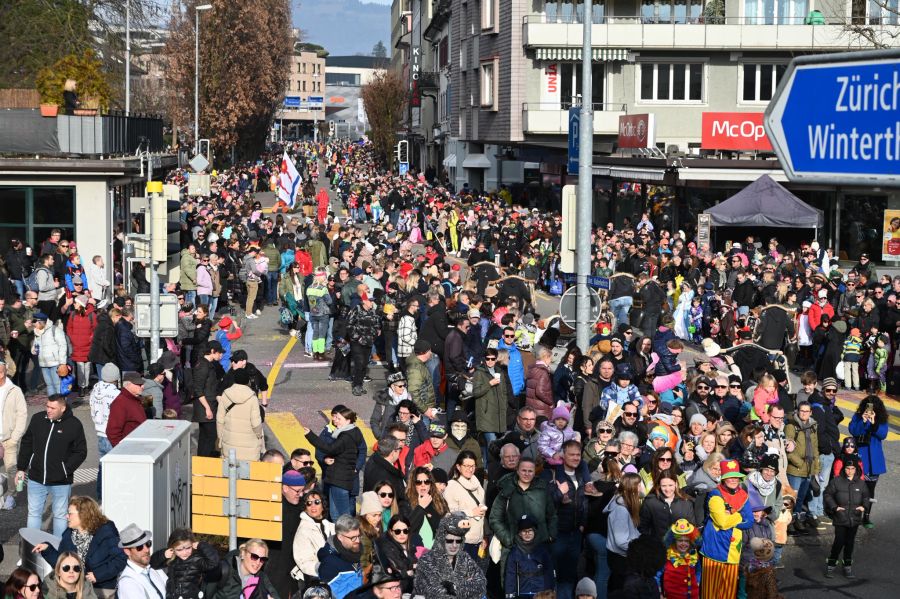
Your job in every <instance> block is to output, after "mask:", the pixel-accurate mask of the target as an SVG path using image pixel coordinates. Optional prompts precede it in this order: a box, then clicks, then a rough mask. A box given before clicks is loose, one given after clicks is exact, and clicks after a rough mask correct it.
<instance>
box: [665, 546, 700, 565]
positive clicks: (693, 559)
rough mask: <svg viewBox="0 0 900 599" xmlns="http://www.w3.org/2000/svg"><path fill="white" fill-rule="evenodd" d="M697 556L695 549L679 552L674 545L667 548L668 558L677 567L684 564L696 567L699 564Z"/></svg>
mask: <svg viewBox="0 0 900 599" xmlns="http://www.w3.org/2000/svg"><path fill="white" fill-rule="evenodd" d="M697 558H698V556H697V551H696V550H695V549H691V550H690V551H688V552H687V553H679V552H678V550H677V549H675V547H674V546H673V547H669V548H668V549H666V559H667V560H669V561H670V562H672V565H673V566H675V567H676V568H680V567H682V566H688V567H689V568H694V567H696V566H697Z"/></svg>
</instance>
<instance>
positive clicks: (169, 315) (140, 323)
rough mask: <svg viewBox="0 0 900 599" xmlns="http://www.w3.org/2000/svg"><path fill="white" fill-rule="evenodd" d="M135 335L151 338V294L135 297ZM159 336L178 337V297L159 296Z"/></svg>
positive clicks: (167, 294)
mask: <svg viewBox="0 0 900 599" xmlns="http://www.w3.org/2000/svg"><path fill="white" fill-rule="evenodd" d="M134 334H135V335H137V336H138V337H150V294H149V293H138V294H137V295H135V296H134ZM159 336H160V337H177V336H178V296H177V295H173V294H171V293H164V294H160V296H159Z"/></svg>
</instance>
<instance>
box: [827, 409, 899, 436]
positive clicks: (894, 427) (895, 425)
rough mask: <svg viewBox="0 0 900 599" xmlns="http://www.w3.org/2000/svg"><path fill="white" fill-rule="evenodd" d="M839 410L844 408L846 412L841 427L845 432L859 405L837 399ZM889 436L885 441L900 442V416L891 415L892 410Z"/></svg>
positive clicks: (889, 419)
mask: <svg viewBox="0 0 900 599" xmlns="http://www.w3.org/2000/svg"><path fill="white" fill-rule="evenodd" d="M835 403H836V404H837V406H838V407H839V408H843V409H844V410H846V413H845V414H844V416H845V418H844V424H843V425H842V426H841V429H843V430H844V431H846V430H847V426H846V425H848V424H850V419H851V418H852V417H853V414H854V413H856V409H857V407H859V403H858V402H857V403H854V402H852V401H849V400H846V399H837V400H836V401H835ZM887 405H888V404H887V403H885V407H887ZM888 429H889V432H888V435H887V438H886V439H885V441H900V433H898V432H897V431H900V416H895V415H893V414H892V413H891V411H890V409H888Z"/></svg>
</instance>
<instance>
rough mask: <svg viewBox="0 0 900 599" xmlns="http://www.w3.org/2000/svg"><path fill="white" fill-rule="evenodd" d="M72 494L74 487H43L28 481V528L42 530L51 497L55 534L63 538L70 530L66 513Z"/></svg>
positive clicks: (35, 482)
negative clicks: (46, 507) (66, 531)
mask: <svg viewBox="0 0 900 599" xmlns="http://www.w3.org/2000/svg"><path fill="white" fill-rule="evenodd" d="M71 494H72V485H42V484H41V483H39V482H37V481H33V480H30V479H29V481H28V528H33V529H35V530H41V524H42V522H43V516H44V506H45V505H46V504H47V496H48V495H49V496H50V501H51V502H52V503H51V510H52V513H53V534H54V535H56V536H58V537H59V536H62V533H63V532H64V531H65V530H66V528H68V526H69V524H68V520H67V519H66V513H67V512H68V511H69V496H70V495H71Z"/></svg>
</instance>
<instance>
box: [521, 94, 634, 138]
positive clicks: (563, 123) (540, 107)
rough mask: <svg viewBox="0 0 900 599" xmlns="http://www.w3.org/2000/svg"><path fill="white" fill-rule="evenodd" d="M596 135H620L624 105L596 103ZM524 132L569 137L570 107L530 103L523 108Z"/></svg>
mask: <svg viewBox="0 0 900 599" xmlns="http://www.w3.org/2000/svg"><path fill="white" fill-rule="evenodd" d="M592 106H593V108H594V135H618V133H619V117H620V116H622V115H624V114H628V113H627V110H626V106H625V105H624V104H604V103H599V102H598V103H594V104H592ZM522 130H523V132H524V133H530V134H537V135H568V134H569V107H568V106H567V105H563V104H560V103H558V102H557V103H541V102H529V103H527V104H524V105H523V106H522Z"/></svg>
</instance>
